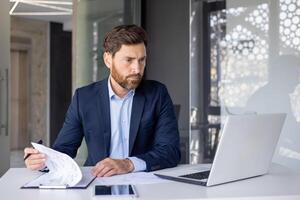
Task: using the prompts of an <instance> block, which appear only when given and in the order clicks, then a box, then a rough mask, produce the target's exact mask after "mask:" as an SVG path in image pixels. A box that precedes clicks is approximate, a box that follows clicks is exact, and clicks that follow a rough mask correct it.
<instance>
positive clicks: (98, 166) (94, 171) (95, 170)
mask: <svg viewBox="0 0 300 200" xmlns="http://www.w3.org/2000/svg"><path fill="white" fill-rule="evenodd" d="M104 167H105V166H104V165H103V164H102V163H101V161H100V162H98V163H97V164H96V166H95V167H94V168H93V169H92V174H93V176H97V175H98V174H99V173H100V171H101V170H103V168H104Z"/></svg>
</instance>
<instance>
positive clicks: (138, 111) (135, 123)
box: [129, 89, 145, 156]
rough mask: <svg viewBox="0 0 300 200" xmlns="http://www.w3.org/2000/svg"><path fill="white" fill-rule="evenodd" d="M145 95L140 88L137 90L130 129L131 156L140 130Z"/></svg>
mask: <svg viewBox="0 0 300 200" xmlns="http://www.w3.org/2000/svg"><path fill="white" fill-rule="evenodd" d="M144 103H145V97H144V95H143V94H142V92H141V91H140V90H138V89H136V91H135V95H134V97H133V102H132V110H131V119H130V131H129V156H130V155H131V152H132V148H133V145H134V141H135V138H136V135H137V132H138V128H139V125H140V121H141V117H142V114H143V110H144Z"/></svg>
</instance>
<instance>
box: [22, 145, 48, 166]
mask: <svg viewBox="0 0 300 200" xmlns="http://www.w3.org/2000/svg"><path fill="white" fill-rule="evenodd" d="M28 154H30V156H29V157H28V158H27V159H26V160H25V165H26V167H27V168H28V169H31V170H41V169H43V168H45V161H46V155H45V154H42V153H40V152H39V151H38V150H36V149H34V148H25V149H24V158H25V157H26V156H27V155H28Z"/></svg>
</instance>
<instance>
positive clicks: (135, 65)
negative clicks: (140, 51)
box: [131, 61, 143, 74]
mask: <svg viewBox="0 0 300 200" xmlns="http://www.w3.org/2000/svg"><path fill="white" fill-rule="evenodd" d="M142 68H143V66H142V64H141V63H139V62H138V61H134V62H133V63H132V66H131V69H132V72H133V73H134V74H139V73H140V72H141V71H142Z"/></svg>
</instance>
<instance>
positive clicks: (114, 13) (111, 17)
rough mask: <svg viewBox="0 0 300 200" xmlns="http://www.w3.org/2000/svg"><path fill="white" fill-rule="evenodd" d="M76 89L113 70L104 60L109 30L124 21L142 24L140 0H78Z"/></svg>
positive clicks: (101, 77) (76, 12) (76, 16)
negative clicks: (104, 41) (104, 47)
mask: <svg viewBox="0 0 300 200" xmlns="http://www.w3.org/2000/svg"><path fill="white" fill-rule="evenodd" d="M74 12H75V24H76V25H75V27H76V28H75V44H76V45H75V47H76V50H75V51H76V53H75V55H76V56H75V61H74V63H75V69H74V71H75V72H74V76H75V77H74V81H75V83H74V84H73V85H74V86H75V88H77V87H79V86H82V85H86V84H88V83H91V82H93V81H97V80H101V79H103V78H105V77H107V76H108V74H109V72H108V69H107V68H106V66H105V65H104V63H103V59H102V54H103V52H102V41H103V38H104V36H105V33H106V32H108V31H110V30H111V29H112V28H113V27H115V26H117V25H121V24H138V25H139V23H140V0H129V1H125V0H123V1H120V0H110V1H106V0H94V1H89V0H81V1H75V11H74Z"/></svg>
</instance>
